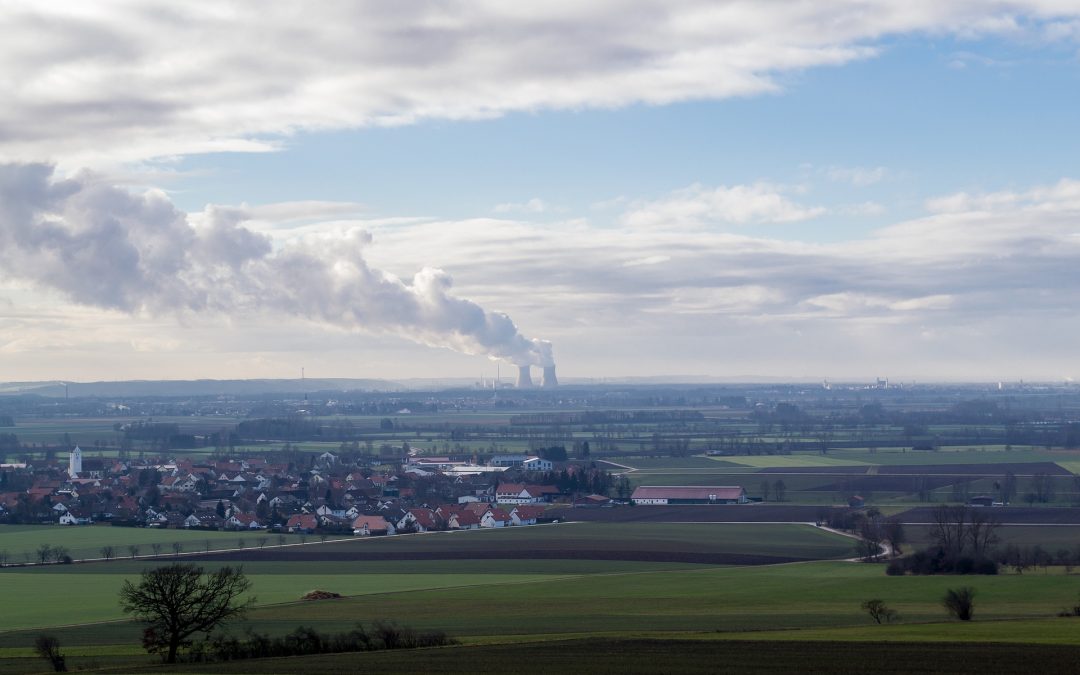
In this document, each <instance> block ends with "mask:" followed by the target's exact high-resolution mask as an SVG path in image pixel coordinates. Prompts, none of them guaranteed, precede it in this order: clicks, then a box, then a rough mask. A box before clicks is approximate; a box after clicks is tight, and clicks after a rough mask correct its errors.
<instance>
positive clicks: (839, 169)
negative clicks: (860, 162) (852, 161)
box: [825, 166, 888, 187]
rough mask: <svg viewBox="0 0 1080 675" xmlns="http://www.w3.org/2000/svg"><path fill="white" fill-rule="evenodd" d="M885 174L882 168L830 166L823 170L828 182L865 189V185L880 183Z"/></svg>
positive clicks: (884, 169)
mask: <svg viewBox="0 0 1080 675" xmlns="http://www.w3.org/2000/svg"><path fill="white" fill-rule="evenodd" d="M887 174H888V170H887V169H886V168H885V167H883V166H875V167H863V166H855V167H843V166H831V167H828V168H827V169H825V175H826V176H827V177H828V178H829V180H831V181H834V182H838V183H850V184H851V185H854V186H855V187H866V186H867V185H873V184H874V183H880V182H881V181H882V180H883V179H884V178H885V176H886V175H887Z"/></svg>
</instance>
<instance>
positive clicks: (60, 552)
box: [52, 546, 71, 562]
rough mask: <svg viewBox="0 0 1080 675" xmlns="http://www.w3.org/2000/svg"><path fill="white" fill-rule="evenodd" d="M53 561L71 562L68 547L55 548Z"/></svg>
mask: <svg viewBox="0 0 1080 675" xmlns="http://www.w3.org/2000/svg"><path fill="white" fill-rule="evenodd" d="M52 559H53V562H71V558H70V557H69V556H68V549H67V546H53V549H52Z"/></svg>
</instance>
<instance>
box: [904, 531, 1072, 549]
mask: <svg viewBox="0 0 1080 675" xmlns="http://www.w3.org/2000/svg"><path fill="white" fill-rule="evenodd" d="M904 531H905V534H906V536H907V538H908V540H909V541H910V542H911V544H910V545H909V546H908V547H906V548H910V547H911V546H914V547H916V548H920V547H923V546H930V545H931V544H933V543H934V541H933V539H932V538H931V537H930V526H928V525H905V526H904ZM997 536H998V540H999V541H998V546H1005V545H1008V544H1016V545H1018V546H1036V545H1038V546H1041V547H1042V548H1043V549H1044V550H1046V551H1048V552H1050V553H1051V554H1054V553H1056V552H1057V551H1059V550H1061V549H1066V550H1068V551H1075V550H1076V549H1077V547H1078V546H1080V524H1078V525H1003V526H1001V527H999V528H998V529H997Z"/></svg>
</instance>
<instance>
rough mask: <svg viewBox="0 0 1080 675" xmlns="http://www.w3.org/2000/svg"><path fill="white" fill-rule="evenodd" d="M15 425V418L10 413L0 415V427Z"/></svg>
mask: <svg viewBox="0 0 1080 675" xmlns="http://www.w3.org/2000/svg"><path fill="white" fill-rule="evenodd" d="M13 426H15V418H13V417H12V416H11V415H0V427H13Z"/></svg>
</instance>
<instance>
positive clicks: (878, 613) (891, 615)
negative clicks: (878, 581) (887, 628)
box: [862, 598, 900, 624]
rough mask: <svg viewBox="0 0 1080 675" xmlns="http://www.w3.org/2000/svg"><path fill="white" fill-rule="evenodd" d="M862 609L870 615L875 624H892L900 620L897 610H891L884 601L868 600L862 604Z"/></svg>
mask: <svg viewBox="0 0 1080 675" xmlns="http://www.w3.org/2000/svg"><path fill="white" fill-rule="evenodd" d="M862 608H863V609H864V610H866V613H867V614H869V615H870V618H871V619H873V620H874V622H875V623H879V624H882V623H892V622H893V621H896V620H897V619H899V618H900V615H899V614H898V613H897V612H896V610H895V609H892V608H890V607H889V606H888V605H886V604H885V601H884V600H881V599H879V598H874V599H873V600H867V601H866V602H864V603H863V604H862Z"/></svg>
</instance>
